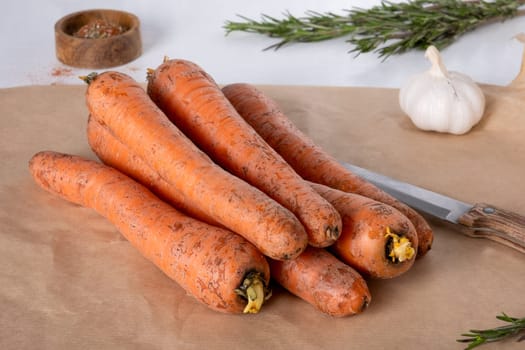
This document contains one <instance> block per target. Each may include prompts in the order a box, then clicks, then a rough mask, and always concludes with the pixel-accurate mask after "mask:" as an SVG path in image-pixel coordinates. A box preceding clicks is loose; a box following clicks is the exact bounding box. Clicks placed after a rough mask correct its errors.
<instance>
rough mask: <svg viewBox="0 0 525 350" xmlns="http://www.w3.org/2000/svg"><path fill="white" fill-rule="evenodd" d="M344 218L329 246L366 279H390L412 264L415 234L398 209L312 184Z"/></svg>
mask: <svg viewBox="0 0 525 350" xmlns="http://www.w3.org/2000/svg"><path fill="white" fill-rule="evenodd" d="M311 186H312V187H313V188H314V189H315V190H316V191H317V192H318V193H319V194H320V195H321V196H323V198H325V199H327V200H328V201H329V202H330V203H332V205H333V206H334V207H335V208H336V209H337V210H338V211H339V214H341V217H342V218H343V231H342V232H341V237H339V239H338V240H337V242H335V244H334V245H332V246H331V247H330V248H329V249H330V251H331V252H332V253H334V254H335V255H336V256H337V257H338V258H339V259H341V260H342V261H344V262H345V263H347V264H348V265H350V266H352V267H353V268H355V269H356V270H357V271H359V272H360V273H361V274H362V275H363V276H364V277H367V278H381V279H385V278H393V277H397V276H399V275H401V274H403V273H405V272H406V271H408V270H409V269H410V268H411V267H412V265H413V264H414V260H415V257H416V252H417V248H418V238H417V233H416V230H415V228H414V225H412V222H411V221H410V220H408V218H407V217H406V216H404V215H403V214H401V213H400V212H399V211H398V210H397V209H395V208H393V207H391V206H389V205H388V204H384V203H381V202H378V201H375V200H373V199H370V198H368V197H364V196H361V195H358V194H355V193H348V192H344V191H340V190H336V189H333V188H330V187H328V186H325V185H320V184H315V183H311Z"/></svg>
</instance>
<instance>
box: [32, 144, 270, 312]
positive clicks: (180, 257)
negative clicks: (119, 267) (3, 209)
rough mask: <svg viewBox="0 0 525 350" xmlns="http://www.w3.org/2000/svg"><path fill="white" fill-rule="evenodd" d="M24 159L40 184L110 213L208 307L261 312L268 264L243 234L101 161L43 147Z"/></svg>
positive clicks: (119, 226) (109, 216) (136, 244)
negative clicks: (193, 213) (179, 206)
mask: <svg viewBox="0 0 525 350" xmlns="http://www.w3.org/2000/svg"><path fill="white" fill-rule="evenodd" d="M29 164H30V165H29V168H30V171H31V174H32V176H33V178H34V180H35V181H36V183H37V184H38V185H40V186H41V187H42V188H44V189H45V190H47V191H49V192H51V193H53V194H55V195H58V196H60V197H62V198H64V199H66V200H68V201H70V202H73V203H76V204H79V205H82V206H85V207H88V208H92V209H94V210H95V211H97V212H98V213H99V214H101V215H102V216H104V217H105V218H107V219H108V220H109V221H110V222H111V223H112V224H113V225H115V226H116V228H117V229H118V230H119V231H120V232H121V233H122V235H124V236H125V237H126V239H127V240H128V241H129V242H130V243H131V244H132V245H133V246H134V247H135V248H136V249H137V250H138V251H140V253H142V255H143V256H144V257H145V258H147V259H148V260H150V261H151V262H153V263H154V264H155V265H156V266H157V267H158V268H160V269H161V270H162V271H163V272H164V273H165V274H166V275H167V276H169V277H170V278H172V279H173V280H175V281H176V282H177V283H178V284H179V285H180V286H181V287H182V288H184V289H185V290H186V291H187V292H188V293H189V294H191V295H192V296H193V297H195V298H196V299H197V300H199V301H200V302H202V303H204V304H205V305H207V306H209V307H210V308H211V309H214V310H217V311H221V312H225V313H241V312H246V313H248V312H253V313H255V312H258V311H259V310H260V308H261V306H262V304H263V302H264V300H265V298H266V297H265V290H266V285H267V284H268V280H269V277H270V274H269V272H270V271H269V266H268V262H267V261H266V259H265V258H264V256H263V255H262V254H261V253H260V252H259V251H258V250H257V249H256V247H255V246H253V245H252V244H251V243H249V242H248V241H247V240H245V239H244V238H242V237H241V236H239V235H237V234H235V233H233V232H231V231H228V230H225V229H222V228H218V227H215V226H211V225H208V224H205V223H203V222H201V221H198V220H196V219H193V218H190V217H188V216H186V215H184V214H182V213H181V212H179V211H177V210H176V209H174V208H173V207H171V206H170V205H168V204H166V203H165V202H163V201H161V200H160V199H158V198H157V197H156V196H155V195H153V193H152V192H150V191H149V190H148V189H146V188H145V187H144V186H142V185H140V184H139V183H138V182H136V181H134V180H132V179H131V178H129V177H127V176H125V175H124V174H122V173H120V172H119V171H117V170H115V169H113V168H111V167H108V166H105V165H103V164H100V163H98V162H95V161H91V160H86V159H83V158H81V157H78V156H73V155H67V154H62V153H57V152H51V151H42V152H39V153H37V154H35V155H34V156H33V157H32V158H31V160H30V163H29ZM255 295H256V296H255ZM243 296H244V297H243ZM249 296H251V297H249ZM266 296H267V294H266ZM247 299H248V301H247Z"/></svg>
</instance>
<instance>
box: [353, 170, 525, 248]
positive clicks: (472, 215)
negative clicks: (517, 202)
mask: <svg viewBox="0 0 525 350" xmlns="http://www.w3.org/2000/svg"><path fill="white" fill-rule="evenodd" d="M343 166H344V167H346V168H347V169H348V170H350V171H351V172H353V173H354V174H356V175H357V176H360V177H362V178H363V179H365V180H367V181H368V182H370V183H372V184H374V185H375V186H377V187H379V188H380V189H382V190H383V191H385V192H386V193H388V194H390V195H391V196H392V197H394V198H396V199H397V200H399V201H401V202H403V203H405V204H407V205H408V206H410V207H412V208H413V209H415V210H417V211H420V212H423V213H426V214H428V215H431V216H434V217H437V218H439V219H441V220H444V221H448V222H451V223H453V224H455V225H457V227H458V228H460V231H461V232H462V233H465V234H467V235H468V236H470V237H476V238H487V239H491V240H493V241H496V242H499V243H502V244H504V245H506V246H509V247H511V248H514V249H516V250H518V251H520V252H522V253H525V216H522V215H520V214H517V213H513V212H510V211H508V210H504V209H501V208H497V207H495V206H493V205H490V204H486V203H476V204H469V203H465V202H461V201H459V200H457V199H453V198H450V197H447V196H445V195H442V194H439V193H436V192H432V191H429V190H427V189H424V188H421V187H418V186H415V185H412V184H409V183H405V182H401V181H398V180H395V179H393V178H390V177H388V176H385V175H382V174H378V173H375V172H373V171H370V170H367V169H364V168H361V167H358V166H356V165H352V164H348V163H343Z"/></svg>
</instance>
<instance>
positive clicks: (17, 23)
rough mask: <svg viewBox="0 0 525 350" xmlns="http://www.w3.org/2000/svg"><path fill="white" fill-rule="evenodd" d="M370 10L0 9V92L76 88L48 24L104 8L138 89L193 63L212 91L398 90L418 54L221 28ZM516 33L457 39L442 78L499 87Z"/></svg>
mask: <svg viewBox="0 0 525 350" xmlns="http://www.w3.org/2000/svg"><path fill="white" fill-rule="evenodd" d="M375 4H379V1H358V0H350V1H342V0H341V1H339V0H325V1H320V0H319V1H315V0H287V1H278V0H266V1H241V0H229V1H220V2H219V1H216V2H212V1H204V0H180V1H173V0H148V1H146V0H142V1H139V0H135V1H129V0H90V1H80V0H47V1H42V0H17V1H4V2H2V12H1V14H0V18H1V19H2V20H1V21H0V38H1V39H0V42H1V54H0V88H5V87H14V86H22V85H49V84H78V83H79V80H78V76H79V75H82V74H85V73H87V72H90V71H92V70H83V69H75V68H71V67H67V66H65V65H63V64H61V63H60V62H59V61H58V60H57V59H56V56H55V41H54V40H55V39H54V24H55V22H56V21H57V20H59V19H60V18H61V17H63V16H64V15H67V14H69V13H72V12H76V11H79V10H84V9H93V8H111V9H120V10H125V11H129V12H132V13H134V14H136V15H137V16H138V17H139V19H140V21H141V33H142V40H143V49H144V52H143V54H142V55H141V56H140V57H139V58H138V59H136V60H135V61H133V62H131V63H129V64H126V65H124V66H121V67H116V68H114V69H117V70H120V71H122V72H125V73H128V74H129V75H131V76H133V77H134V78H135V79H137V80H139V81H144V80H145V71H146V69H147V68H155V67H156V66H157V65H158V64H159V63H160V62H161V60H162V59H163V57H164V56H168V57H170V58H184V59H188V60H192V61H194V62H195V63H197V64H199V65H200V66H201V67H203V68H204V69H205V70H206V71H208V73H210V74H211V75H212V76H213V77H214V78H215V80H216V81H217V82H218V83H220V84H228V83H233V82H241V81H242V82H248V83H253V84H277V85H318V86H378V87H399V86H400V85H402V84H403V83H404V82H405V81H406V79H407V78H408V77H409V76H410V75H412V74H414V73H417V72H419V71H422V70H425V69H427V68H428V66H429V63H428V62H427V61H426V60H425V58H424V56H423V53H422V52H421V51H418V52H410V53H407V54H403V55H401V56H394V57H391V58H389V59H388V60H386V61H382V60H381V59H379V58H378V57H377V55H375V54H363V55H360V56H358V57H355V55H353V54H349V53H348V51H349V50H350V49H352V47H351V46H350V45H349V44H348V43H345V42H344V39H336V40H331V41H327V42H322V43H314V44H294V45H290V46H287V47H285V48H282V49H280V50H278V51H262V49H263V48H265V47H267V46H269V45H271V44H273V43H275V42H276V39H270V38H267V37H265V36H262V35H257V34H247V33H239V32H236V33H232V34H230V35H228V36H226V35H225V31H224V29H223V25H224V23H225V21H226V20H236V19H238V17H237V14H242V15H245V16H248V17H251V18H259V16H260V14H262V13H265V14H269V15H273V16H276V17H280V16H281V14H282V13H283V12H284V11H290V12H291V13H292V14H294V15H298V16H300V15H303V14H304V13H305V11H307V10H317V11H322V12H325V11H333V12H339V13H340V12H342V10H343V9H349V8H352V7H354V6H358V7H365V8H369V7H371V6H373V5H375ZM520 32H525V17H519V18H514V19H511V20H508V21H506V22H504V23H496V24H491V25H488V26H485V27H482V28H479V29H477V30H475V31H473V32H470V33H468V34H467V35H465V36H463V37H461V38H460V39H459V40H458V41H457V42H456V43H454V44H453V45H452V46H450V47H448V48H446V49H445V50H443V52H442V54H443V57H444V60H445V63H446V65H447V66H448V68H449V70H456V71H460V72H463V73H465V74H468V75H470V76H471V77H472V78H473V79H475V80H476V81H478V82H482V83H489V84H499V85H506V84H508V83H509V82H510V81H511V80H512V79H513V78H514V76H515V75H516V74H517V72H518V71H519V67H520V62H521V55H522V51H523V44H522V43H520V42H519V41H518V40H516V39H515V38H514V36H515V35H516V34H518V33H520Z"/></svg>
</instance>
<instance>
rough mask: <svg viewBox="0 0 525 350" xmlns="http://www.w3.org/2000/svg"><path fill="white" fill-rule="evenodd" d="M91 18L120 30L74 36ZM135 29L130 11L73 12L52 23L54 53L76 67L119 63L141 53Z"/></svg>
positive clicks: (136, 23)
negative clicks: (92, 36)
mask: <svg viewBox="0 0 525 350" xmlns="http://www.w3.org/2000/svg"><path fill="white" fill-rule="evenodd" d="M95 21H99V23H100V22H103V23H107V24H110V25H111V26H114V27H115V28H117V27H119V28H121V31H120V32H118V33H116V34H111V35H107V36H106V37H102V36H99V37H98V38H86V37H79V36H78V33H79V31H80V30H81V28H83V27H84V26H89V25H92V24H93V23H94V22H95ZM84 28H85V27H84ZM139 29H140V22H139V19H138V18H137V16H135V15H133V14H131V13H127V12H123V11H116V10H87V11H80V12H75V13H72V14H69V15H67V16H65V17H63V18H61V19H60V20H58V22H56V24H55V49H56V56H57V58H58V60H59V61H61V62H62V63H64V64H67V65H69V66H73V67H79V68H109V67H115V66H120V65H123V64H125V63H128V62H130V61H132V60H134V59H135V58H137V57H139V56H140V55H141V53H142V42H141V38H140V30H139Z"/></svg>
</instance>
